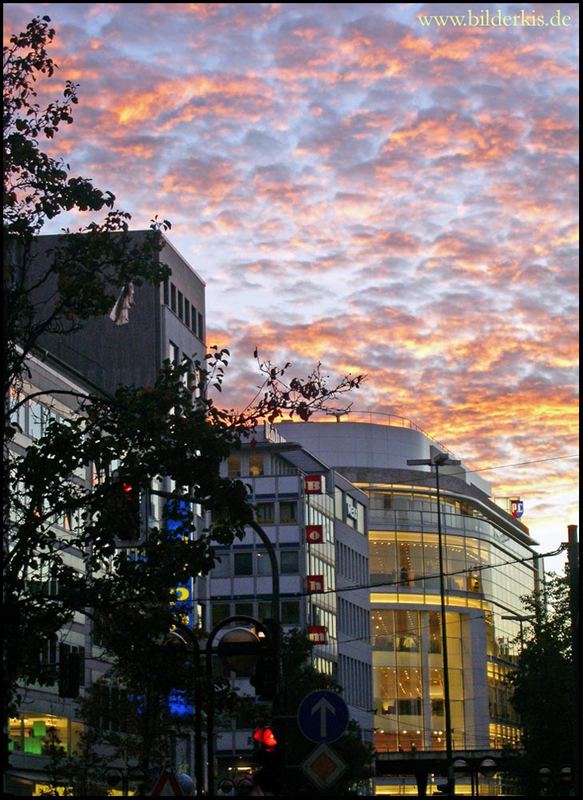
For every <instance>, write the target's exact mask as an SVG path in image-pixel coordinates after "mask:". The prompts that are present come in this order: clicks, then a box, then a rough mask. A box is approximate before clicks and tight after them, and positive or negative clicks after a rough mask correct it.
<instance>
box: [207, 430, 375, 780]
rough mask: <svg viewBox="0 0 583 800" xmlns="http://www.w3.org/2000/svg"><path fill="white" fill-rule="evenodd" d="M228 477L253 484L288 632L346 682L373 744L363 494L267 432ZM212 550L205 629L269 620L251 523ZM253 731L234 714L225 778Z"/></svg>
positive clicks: (352, 707) (245, 752) (352, 708)
mask: <svg viewBox="0 0 583 800" xmlns="http://www.w3.org/2000/svg"><path fill="white" fill-rule="evenodd" d="M224 475H225V476H229V477H231V478H237V479H238V478H240V479H241V480H242V481H243V482H244V483H245V484H246V485H247V486H248V487H249V491H250V494H251V497H252V500H253V503H254V504H255V510H256V512H255V513H256V520H257V522H258V523H259V525H260V526H261V527H262V528H263V530H264V531H265V532H266V534H267V535H268V536H269V539H270V541H271V542H272V544H273V546H274V549H275V552H276V557H277V560H278V565H279V571H280V594H281V621H282V628H283V631H284V632H285V631H288V630H290V629H292V628H299V629H300V630H303V631H306V632H307V635H308V637H309V638H310V639H311V640H312V641H313V642H314V648H313V664H314V666H315V667H316V668H317V669H318V670H319V671H321V672H323V673H326V674H329V675H331V676H332V677H333V678H334V679H335V680H336V681H337V682H338V683H339V684H340V685H341V686H342V687H343V698H344V700H345V701H346V703H347V705H348V708H349V713H350V717H351V719H354V720H355V721H356V722H358V724H359V725H360V727H361V730H362V734H363V738H364V739H365V740H366V741H372V733H373V731H372V728H373V715H372V674H371V651H370V642H369V629H370V604H369V597H368V589H367V588H366V587H367V585H368V575H369V564H368V539H367V535H366V533H367V531H366V518H367V497H366V494H365V493H364V492H363V491H361V490H360V489H357V488H355V487H354V486H353V485H352V484H351V483H350V482H349V481H347V480H346V479H345V478H343V477H342V476H341V475H340V474H339V473H338V472H337V471H336V470H334V469H331V468H330V467H329V466H327V465H326V464H325V463H324V461H323V460H322V459H319V458H317V457H315V456H313V455H312V454H311V453H310V452H309V451H308V450H307V449H306V448H304V447H300V446H298V445H297V444H294V443H293V441H290V442H286V441H285V440H284V439H283V438H282V437H281V436H278V435H276V434H275V433H274V432H273V430H272V429H270V428H267V433H266V434H264V435H263V434H262V435H260V436H259V435H258V436H257V437H256V438H255V440H253V441H252V442H251V443H250V444H248V445H245V446H243V448H242V449H241V450H240V451H238V452H236V453H234V454H233V455H232V456H231V457H230V458H229V460H228V462H227V463H225V464H224ZM216 552H217V555H218V557H219V562H218V564H217V565H216V566H215V568H214V569H213V570H212V572H211V573H210V598H211V600H210V606H211V608H210V620H209V625H208V629H209V630H210V629H211V628H212V627H213V626H214V625H216V624H218V623H220V621H221V620H223V619H225V618H226V617H228V616H231V615H234V614H245V615H250V616H253V617H255V618H256V619H258V620H260V621H264V620H265V619H268V618H270V617H272V604H271V599H272V579H271V565H270V561H269V558H268V555H267V551H266V549H265V546H264V545H263V544H262V542H261V541H260V540H259V538H258V536H257V534H256V533H255V532H254V531H253V530H252V529H248V533H247V534H246V536H245V538H244V539H243V540H242V541H240V542H239V541H237V542H236V543H235V544H233V545H232V546H230V547H220V546H217V548H216ZM240 683H241V689H242V690H243V692H244V693H245V694H248V695H250V696H253V695H254V691H253V689H252V688H251V686H250V684H249V682H248V681H246V680H244V681H242V682H240ZM251 734H252V729H251V728H250V727H249V726H246V725H245V724H244V721H243V720H236V719H233V720H232V721H231V723H230V725H229V726H228V729H226V730H223V731H222V732H221V733H220V735H219V736H218V740H217V746H216V753H217V757H218V759H219V771H220V772H221V773H222V774H224V775H227V774H228V770H229V768H230V767H233V766H234V765H235V764H238V765H239V766H241V767H243V768H246V767H248V766H249V765H250V758H249V757H250V755H251V751H252V748H253V744H252V739H251Z"/></svg>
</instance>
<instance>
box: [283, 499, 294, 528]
mask: <svg viewBox="0 0 583 800" xmlns="http://www.w3.org/2000/svg"><path fill="white" fill-rule="evenodd" d="M279 521H280V523H281V524H282V525H292V524H294V523H296V522H297V521H298V504H297V503H296V502H295V501H287V500H286V501H284V500H282V501H281V502H280V504H279Z"/></svg>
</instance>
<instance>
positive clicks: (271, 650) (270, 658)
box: [250, 619, 279, 700]
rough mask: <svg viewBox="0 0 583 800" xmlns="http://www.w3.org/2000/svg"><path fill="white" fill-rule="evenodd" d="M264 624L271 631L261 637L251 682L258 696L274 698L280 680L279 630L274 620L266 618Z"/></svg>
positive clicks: (267, 698)
mask: <svg viewBox="0 0 583 800" xmlns="http://www.w3.org/2000/svg"><path fill="white" fill-rule="evenodd" d="M264 624H265V626H266V627H267V629H268V631H269V636H265V637H263V638H262V639H261V653H260V655H259V659H258V661H257V664H256V666H255V672H254V674H253V675H252V676H251V679H250V682H251V686H253V687H254V689H255V693H256V694H257V697H259V698H261V699H263V700H273V698H274V697H275V696H276V694H277V689H278V681H279V664H278V658H277V654H276V646H275V641H276V637H277V636H278V635H279V632H278V631H277V629H276V625H275V622H274V621H273V620H271V619H268V620H265V621H264Z"/></svg>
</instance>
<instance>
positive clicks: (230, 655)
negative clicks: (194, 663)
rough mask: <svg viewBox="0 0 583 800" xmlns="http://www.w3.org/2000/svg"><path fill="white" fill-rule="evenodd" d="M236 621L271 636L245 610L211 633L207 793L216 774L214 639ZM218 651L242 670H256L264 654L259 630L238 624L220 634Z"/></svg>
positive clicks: (210, 793) (211, 791)
mask: <svg viewBox="0 0 583 800" xmlns="http://www.w3.org/2000/svg"><path fill="white" fill-rule="evenodd" d="M233 622H244V623H247V624H250V625H253V626H254V628H256V629H259V631H260V632H262V633H263V635H264V636H266V637H269V638H270V639H272V637H271V636H270V632H269V630H268V628H267V626H266V625H264V624H263V623H262V622H260V621H259V620H258V619H255V617H250V616H247V615H246V614H234V615H233V616H231V617H227V618H226V619H224V620H222V621H221V622H219V623H218V624H217V625H215V627H214V628H213V629H212V631H211V632H210V634H209V637H208V639H207V643H206V675H207V681H208V687H209V693H208V705H207V762H208V766H207V769H208V773H207V791H208V796H209V797H213V796H214V793H215V775H214V742H213V738H214V687H213V681H212V674H213V669H212V657H213V654H214V652H215V651H214V650H213V642H214V640H215V638H216V635H217V634H218V633H219V631H220V630H222V629H223V628H224V627H226V626H227V625H231V624H232V623H233ZM216 652H217V654H218V655H219V657H220V658H221V660H223V661H224V662H225V665H226V666H227V667H228V668H229V669H234V670H239V671H245V672H246V671H251V672H252V671H253V665H254V662H256V661H258V660H259V658H260V655H261V641H260V640H259V637H258V636H257V634H255V633H254V632H253V631H252V630H251V629H250V628H235V629H233V630H230V631H227V632H226V633H225V634H224V635H223V637H222V638H221V640H220V642H219V645H218V647H217V650H216Z"/></svg>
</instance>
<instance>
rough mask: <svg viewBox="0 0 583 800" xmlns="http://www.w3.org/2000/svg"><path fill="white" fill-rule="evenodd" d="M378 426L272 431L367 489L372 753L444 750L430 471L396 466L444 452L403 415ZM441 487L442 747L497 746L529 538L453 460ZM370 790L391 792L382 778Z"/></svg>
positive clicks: (528, 571) (509, 719)
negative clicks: (448, 733) (447, 709)
mask: <svg viewBox="0 0 583 800" xmlns="http://www.w3.org/2000/svg"><path fill="white" fill-rule="evenodd" d="M388 422H389V424H387V425H383V424H372V423H360V422H340V423H338V424H337V423H326V422H308V423H282V424H280V425H278V431H279V432H280V433H282V435H283V436H285V437H288V438H290V439H293V440H294V441H297V442H299V443H301V444H302V445H303V446H304V447H306V448H308V449H309V450H310V451H311V452H313V453H315V454H316V455H317V457H318V458H321V459H322V460H323V461H325V462H326V463H328V464H331V465H333V467H334V469H335V470H337V471H338V472H340V473H341V474H342V475H343V476H344V477H345V478H346V479H348V480H349V481H350V482H351V483H352V484H353V485H354V486H356V487H358V488H359V489H361V490H362V491H364V492H365V493H366V494H367V495H368V499H369V506H368V536H369V547H370V582H371V594H370V599H371V609H372V611H371V616H372V628H371V641H372V647H373V674H374V707H375V723H374V724H375V746H376V750H377V753H380V754H382V753H391V752H395V753H398V752H409V753H410V752H411V751H416V752H420V751H432V752H434V751H439V750H443V749H444V748H445V737H444V732H445V717H444V680H443V663H442V653H441V612H440V585H439V557H438V556H439V554H438V548H437V545H438V534H437V510H438V509H437V503H436V488H435V474H434V473H432V472H431V471H430V468H429V467H426V466H417V467H411V466H410V465H408V464H407V461H408V460H409V459H419V460H422V459H429V458H431V457H433V456H434V455H435V454H436V453H439V452H443V450H444V448H443V447H442V446H441V445H438V444H437V443H436V442H434V441H433V440H432V439H430V438H429V437H428V436H427V435H426V434H424V433H423V432H422V431H421V430H420V429H418V428H416V426H414V425H413V424H412V423H410V422H409V421H407V420H403V419H401V418H394V417H391V418H390V419H389V420H388ZM440 489H441V491H440V495H441V508H440V513H441V515H442V526H443V544H444V572H445V575H446V589H445V591H446V596H445V602H446V632H447V640H448V656H449V659H448V660H449V684H450V701H451V702H450V705H451V719H452V740H453V742H452V743H453V749H454V751H485V750H491V751H500V749H501V748H503V747H506V746H510V747H513V746H517V744H518V740H519V724H518V720H517V718H516V716H515V714H514V713H513V710H512V708H511V706H510V704H509V698H508V690H507V688H506V686H505V677H506V675H507V674H508V671H509V670H511V669H512V665H513V661H514V659H515V658H516V655H517V653H518V647H519V646H520V636H519V634H520V628H519V626H520V625H521V624H522V623H521V622H520V621H519V619H518V617H519V616H520V615H521V614H524V609H523V605H522V603H521V600H520V598H521V596H523V595H526V594H530V593H531V592H532V591H533V590H534V589H535V587H536V586H537V585H538V581H539V565H538V560H537V558H536V554H535V553H534V551H533V546H534V545H535V544H536V542H534V541H533V540H532V539H531V538H530V536H529V533H528V529H527V528H526V526H525V525H523V524H522V523H521V522H520V521H519V520H518V519H516V518H515V517H513V516H512V515H511V514H509V513H508V512H507V511H506V510H504V509H502V508H501V507H500V506H498V505H497V504H496V503H495V502H493V500H492V497H491V490H490V487H489V485H488V484H487V483H486V482H485V481H484V480H483V479H482V478H480V477H479V476H478V475H476V474H475V473H472V472H470V471H468V470H467V469H466V468H465V467H464V465H463V464H462V465H461V466H451V467H447V466H444V467H442V468H441V469H440ZM509 617H510V618H511V619H509ZM385 783H386V782H385ZM378 791H379V792H381V793H391V789H390V786H389V785H385V786H384V787H383V783H382V781H381V782H379V788H378Z"/></svg>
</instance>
